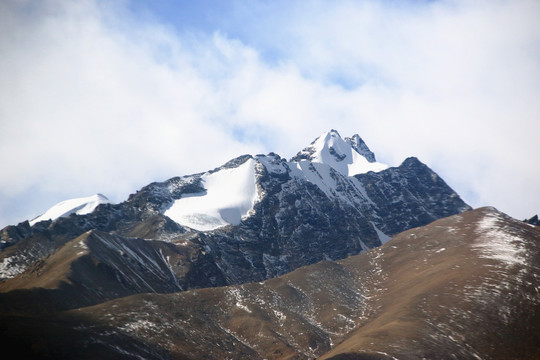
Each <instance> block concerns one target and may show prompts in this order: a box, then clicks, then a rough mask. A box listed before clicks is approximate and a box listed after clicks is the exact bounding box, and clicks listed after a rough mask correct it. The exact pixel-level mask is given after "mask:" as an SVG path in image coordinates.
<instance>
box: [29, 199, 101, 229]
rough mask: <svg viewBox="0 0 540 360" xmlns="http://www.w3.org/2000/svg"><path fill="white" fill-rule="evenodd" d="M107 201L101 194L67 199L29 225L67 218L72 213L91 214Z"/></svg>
mask: <svg viewBox="0 0 540 360" xmlns="http://www.w3.org/2000/svg"><path fill="white" fill-rule="evenodd" d="M108 202H109V199H107V197H106V196H105V195H103V194H95V195H92V196H88V197H82V198H76V199H69V200H64V201H62V202H59V203H58V204H56V205H54V206H53V207H51V208H50V209H49V210H47V211H45V213H43V214H42V215H40V216H38V217H36V218H35V219H33V220H31V221H30V225H32V226H33V225H34V224H37V223H38V222H40V221H45V220H53V221H54V220H56V219H58V218H61V217H66V216H69V215H71V214H73V213H75V214H77V215H85V214H90V213H91V212H93V211H94V210H95V209H96V207H97V206H98V205H99V204H106V203H108Z"/></svg>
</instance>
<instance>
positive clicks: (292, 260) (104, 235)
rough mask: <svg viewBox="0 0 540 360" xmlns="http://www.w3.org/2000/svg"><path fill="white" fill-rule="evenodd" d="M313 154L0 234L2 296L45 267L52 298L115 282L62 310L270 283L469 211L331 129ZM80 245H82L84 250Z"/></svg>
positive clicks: (160, 185) (431, 181)
mask: <svg viewBox="0 0 540 360" xmlns="http://www.w3.org/2000/svg"><path fill="white" fill-rule="evenodd" d="M306 149H307V150H306ZM306 149H305V150H303V151H302V152H300V153H299V154H300V155H301V156H300V155H297V156H296V157H295V158H293V159H291V160H290V161H287V160H286V159H283V158H281V157H280V156H278V155H276V154H273V153H270V154H268V155H257V156H251V155H244V156H241V157H238V158H236V159H233V160H231V161H230V162H228V163H227V164H225V165H223V166H222V167H220V168H217V169H214V170H211V171H208V172H205V173H200V174H194V175H189V176H183V177H175V178H172V179H169V180H167V181H164V182H156V183H152V184H149V185H148V186H146V187H144V188H142V189H141V190H139V191H138V192H137V193H135V194H133V195H131V196H130V197H129V198H128V199H127V200H126V201H125V202H123V203H120V204H111V203H107V204H101V205H99V206H97V207H96V208H95V210H94V211H93V212H90V213H88V214H81V215H79V214H76V213H73V212H72V213H71V215H69V216H67V217H59V218H56V219H51V220H44V221H41V222H37V223H35V224H33V226H30V224H29V223H28V222H24V223H21V224H19V225H17V226H10V227H7V228H5V229H3V230H2V232H1V233H0V241H1V243H2V244H3V245H2V246H3V247H4V250H3V251H2V252H1V253H0V276H1V277H2V278H3V279H4V282H3V283H0V289H1V290H2V291H8V290H13V289H21V288H24V289H28V288H30V287H31V284H34V283H35V281H37V280H36V278H34V277H33V275H29V274H43V273H46V272H47V269H55V270H54V271H56V272H51V274H54V273H58V274H62V278H61V279H60V280H58V282H57V283H55V284H52V285H51V284H49V285H47V286H44V285H43V286H42V285H39V286H42V288H43V289H49V290H46V291H45V290H44V291H45V292H48V293H49V292H50V293H52V292H54V293H55V295H54V296H52V299H54V298H56V297H57V296H60V295H56V294H57V293H62V292H64V295H65V296H67V297H69V298H71V295H69V296H68V294H72V293H73V294H74V293H75V292H73V291H74V290H73V289H75V288H76V289H81V288H85V287H86V288H88V289H89V288H94V287H96V286H98V287H99V286H100V285H99V283H100V282H102V281H103V282H104V284H105V283H106V284H107V285H103V286H101V290H100V292H99V295H96V294H94V295H92V294H91V291H88V292H87V293H85V294H86V295H85V296H84V297H83V298H81V299H83V300H81V299H79V300H80V301H79V302H77V301H75V300H73V301H72V302H60V303H58V304H59V306H60V305H61V306H63V307H64V308H73V307H77V306H79V305H80V304H79V303H80V302H82V303H84V304H92V303H98V302H100V301H103V300H107V299H113V298H117V297H121V296H125V295H128V294H136V293H140V292H148V291H153V292H164V293H166V292H175V291H179V290H187V289H192V288H200V287H212V286H222V285H227V284H241V283H245V282H250V281H262V280H265V279H269V278H272V277H275V276H279V275H282V274H285V273H287V272H290V271H292V270H294V269H297V268H299V267H301V266H305V265H309V264H313V263H315V262H318V261H321V260H336V259H343V258H345V257H347V256H350V255H355V254H358V253H360V252H362V251H365V250H368V249H371V248H374V247H377V246H380V245H381V244H382V243H384V242H386V241H387V240H388V239H389V238H390V237H391V236H393V235H395V234H397V233H399V232H401V231H404V230H407V229H410V228H413V227H417V226H422V225H425V224H427V223H429V222H431V221H434V220H436V219H439V218H442V217H445V216H449V215H453V214H456V213H460V212H463V211H465V210H468V209H470V207H469V206H468V205H467V204H465V203H464V202H463V201H462V200H461V199H460V197H459V196H458V195H457V194H456V193H455V192H454V191H453V190H452V189H451V188H450V187H448V185H447V184H446V183H445V182H444V181H443V180H442V179H441V178H440V177H439V176H438V175H437V174H436V173H434V172H433V171H432V170H430V169H429V168H428V167H427V166H426V165H424V164H422V163H421V162H420V161H419V160H418V159H416V158H409V159H407V160H405V161H404V162H403V163H402V164H401V165H400V166H397V167H387V166H386V165H384V164H380V163H376V162H374V160H375V159H374V156H373V158H372V159H367V158H366V157H364V156H365V155H366V154H369V152H370V151H369V148H367V145H365V143H364V142H363V141H361V139H360V138H359V137H358V136H354V137H352V138H351V139H349V140H347V141H345V140H343V139H342V138H341V137H340V135H339V134H338V133H337V132H336V131H334V130H333V131H330V132H328V133H325V134H323V135H322V136H321V137H319V138H318V139H316V140H315V141H314V142H313V143H312V144H311V145H310V146H309V147H307V148H306ZM366 149H367V150H366ZM359 150H362V151H361V153H360V152H359ZM302 154H303V155H302ZM304 155H305V156H304ZM368 157H369V156H368ZM67 213H69V211H68V212H67ZM77 244H78V245H77ZM97 244H101V245H99V251H97V250H95V249H97V248H96V246H98V245H97ZM77 246H80V247H82V248H84V249H82V250H80V251H79V252H75V250H74V247H75V248H76V247H77ZM70 249H71V250H70ZM59 252H65V253H70V254H72V255H71V257H70V258H69V259H70V260H69V263H70V264H72V266H71V267H70V268H69V269H64V270H63V271H61V272H58V267H57V266H56V265H55V264H54V261H56V260H55V259H56V257H59V255H57V254H58V253H59ZM73 254H78V255H73ZM58 261H59V262H61V261H67V260H58ZM120 264H121V265H120ZM145 264H146V265H145ZM149 269H153V270H149ZM51 271H52V270H51ZM40 276H41V275H40ZM93 276H94V277H95V278H92V277H93ZM51 277H54V276H53V275H51ZM59 284H60V285H61V286H60V285H59ZM66 284H67V285H66ZM83 293H84V292H83ZM51 301H53V300H51ZM53 302H54V301H53Z"/></svg>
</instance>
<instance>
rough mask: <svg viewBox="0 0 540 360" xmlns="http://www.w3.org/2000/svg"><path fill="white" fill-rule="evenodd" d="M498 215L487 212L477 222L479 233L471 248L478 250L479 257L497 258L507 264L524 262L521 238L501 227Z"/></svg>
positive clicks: (523, 248)
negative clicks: (487, 213)
mask: <svg viewBox="0 0 540 360" xmlns="http://www.w3.org/2000/svg"><path fill="white" fill-rule="evenodd" d="M501 220H503V219H502V218H500V215H497V214H489V215H486V216H484V218H483V219H482V220H480V221H479V222H478V224H477V232H478V233H480V234H481V235H480V236H479V237H478V240H477V241H476V242H475V243H474V244H473V249H477V250H479V251H480V253H481V255H480V257H483V258H486V259H494V260H499V261H501V262H503V263H505V264H506V265H508V266H513V265H518V264H526V257H525V255H526V252H525V251H526V250H525V244H524V241H523V239H521V238H520V237H518V236H515V235H512V234H511V233H509V232H508V231H505V230H504V228H502V227H501V225H500V224H499V221H501Z"/></svg>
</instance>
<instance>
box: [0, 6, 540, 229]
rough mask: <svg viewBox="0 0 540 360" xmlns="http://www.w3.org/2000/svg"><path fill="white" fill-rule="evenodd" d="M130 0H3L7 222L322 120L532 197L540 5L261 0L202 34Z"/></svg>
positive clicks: (518, 212)
mask: <svg viewBox="0 0 540 360" xmlns="http://www.w3.org/2000/svg"><path fill="white" fill-rule="evenodd" d="M400 4H401V5H400ZM124 5H125V3H124V2H118V3H114V4H113V5H110V4H109V5H106V4H104V3H102V2H99V3H96V2H94V1H81V2H76V3H75V2H67V1H46V2H38V3H37V4H36V3H35V2H24V1H8V2H3V3H2V4H1V5H0V31H1V32H2V34H3V35H2V37H0V49H2V56H1V57H0V71H1V74H2V82H0V117H1V122H0V134H2V142H0V159H1V163H2V176H1V177H0V199H2V200H0V226H2V225H5V224H7V223H15V222H17V221H20V220H22V219H24V218H27V217H31V216H35V215H38V214H39V211H42V210H45V209H46V208H47V207H48V206H50V205H52V204H53V203H54V201H60V200H63V199H64V198H68V197H79V196H86V195H90V194H92V193H96V192H102V193H105V194H106V195H108V196H109V197H111V198H112V200H113V201H121V200H123V198H125V197H126V196H127V195H128V194H129V193H132V192H134V191H135V190H137V189H138V188H139V187H141V186H143V185H145V184H147V183H149V182H150V181H158V180H164V179H166V178H168V177H171V176H175V175H183V174H188V173H193V172H199V171H204V170H207V169H210V168H213V167H215V166H218V165H219V164H221V163H223V162H225V161H227V160H229V159H230V158H232V157H234V156H236V155H240V154H243V153H256V152H268V151H276V152H278V153H279V154H281V155H282V156H291V155H293V154H294V153H295V152H296V151H297V150H299V149H300V148H302V147H303V146H304V145H307V144H308V143H309V142H310V141H311V140H313V138H314V137H315V136H317V135H318V134H319V133H321V132H323V131H325V130H328V129H329V128H336V129H338V130H339V131H340V133H341V134H342V135H352V134H353V133H355V132H359V133H360V135H361V136H362V137H363V138H364V139H365V140H366V142H367V143H368V144H369V145H370V146H371V147H372V148H373V150H374V151H375V152H376V153H377V155H378V158H379V159H381V160H383V161H386V162H388V163H390V164H392V165H398V164H399V163H400V162H401V161H402V160H403V159H404V158H405V157H406V156H410V155H415V156H418V157H419V158H420V159H421V160H422V161H424V162H426V163H428V164H429V165H430V166H432V167H433V168H434V169H435V170H436V171H438V172H439V173H440V174H441V175H442V176H443V178H444V179H446V180H447V181H448V182H449V183H450V185H451V186H453V187H454V188H456V190H458V192H460V193H461V194H462V195H464V197H465V200H468V201H471V202H473V204H472V205H474V206H478V205H484V204H489V205H494V206H497V207H499V209H500V210H502V211H506V212H508V213H509V214H510V215H513V216H516V217H525V216H529V214H530V215H532V214H533V213H535V212H537V211H539V209H540V203H539V202H538V201H537V200H535V197H534V196H530V194H531V193H533V194H538V193H540V181H538V180H539V179H540V174H539V170H538V167H537V166H535V165H534V164H535V159H536V157H537V155H538V153H540V147H539V145H538V142H537V141H536V137H537V134H538V133H540V125H539V124H540V122H538V121H537V119H538V117H539V113H540V110H539V107H538V101H537V99H538V98H540V85H539V84H540V81H539V80H540V48H539V46H538V45H537V44H540V25H539V24H538V21H537V19H538V18H539V15H540V4H538V2H536V1H526V0H523V1H496V2H494V1H490V2H487V1H477V2H468V1H440V2H429V3H407V4H406V5H403V3H401V2H399V3H396V2H383V1H381V2H378V1H362V2H350V1H339V2H318V1H312V2H296V3H290V2H275V3H272V4H268V3H262V2H261V3H257V2H252V3H251V4H250V7H249V11H247V10H246V8H245V7H244V8H241V7H240V6H239V5H238V7H237V8H235V9H234V11H231V12H230V14H227V15H231V16H230V17H229V16H227V17H224V18H223V19H222V22H221V23H219V26H220V28H219V29H215V30H218V31H213V30H214V29H212V30H211V31H209V30H208V29H201V32H198V33H195V32H192V31H191V32H188V31H184V30H183V29H181V28H178V27H177V28H174V27H173V26H172V25H160V24H157V23H151V22H141V21H140V20H137V16H135V14H133V13H131V12H130V11H129V10H128V8H127V7H126V6H124ZM241 10H243V11H241ZM254 14H255V15H260V16H254ZM233 15H234V16H233ZM267 54H272V58H271V59H270V58H268V57H267ZM509 174H512V175H511V176H509ZM53 199H54V201H53Z"/></svg>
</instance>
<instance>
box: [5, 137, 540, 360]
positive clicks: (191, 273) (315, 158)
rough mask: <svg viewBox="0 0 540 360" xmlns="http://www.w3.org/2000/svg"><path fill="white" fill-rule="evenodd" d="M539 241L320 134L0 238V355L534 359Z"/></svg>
mask: <svg viewBox="0 0 540 360" xmlns="http://www.w3.org/2000/svg"><path fill="white" fill-rule="evenodd" d="M390 239H391V240H390ZM539 240H540V233H539V228H538V227H536V226H534V225H531V224H526V223H524V222H519V221H517V220H514V219H512V218H510V217H508V216H506V215H504V214H502V213H500V212H498V211H497V210H496V209H493V208H481V209H476V210H472V209H471V207H470V206H469V205H467V204H466V203H465V202H464V201H463V200H462V199H461V198H460V197H459V195H458V194H456V193H455V191H453V190H452V189H451V188H450V187H449V186H448V185H447V184H446V183H445V182H444V181H443V180H442V179H441V178H440V177H439V176H438V175H437V174H436V173H435V172H433V171H432V170H431V169H429V167H428V166H426V165H425V164H423V163H422V162H420V161H419V160H418V159H416V158H414V157H410V158H407V159H405V160H404V161H403V163H402V164H401V165H399V166H396V167H389V166H387V165H385V164H382V163H379V162H377V161H376V158H375V154H374V153H373V152H372V151H371V150H370V149H369V148H368V146H367V145H366V144H365V142H364V141H363V140H362V139H361V138H360V137H359V136H358V135H354V136H352V137H350V138H342V137H341V136H340V134H339V133H338V132H337V131H335V130H331V131H328V132H326V133H324V134H322V135H321V136H320V137H318V138H317V139H315V140H314V141H313V142H312V143H311V144H310V145H308V146H307V147H306V148H304V149H303V150H301V151H299V152H298V154H297V155H296V156H294V157H292V158H291V159H289V160H286V159H283V158H281V157H280V156H279V155H277V154H275V153H270V154H267V155H243V156H240V157H238V158H236V159H233V160H231V161H229V162H227V163H226V164H224V165H223V166H221V167H219V168H216V169H213V170H210V171H206V172H203V173H199V174H193V175H187V176H181V177H175V178H172V179H169V180H166V181H163V182H155V183H152V184H149V185H147V186H145V187H143V188H142V189H140V190H139V191H137V192H136V193H134V194H132V195H130V196H129V198H128V199H127V200H126V201H124V202H121V203H118V204H113V203H110V202H109V201H108V200H107V198H106V197H105V196H104V195H101V194H97V195H94V196H90V197H85V198H79V199H71V200H67V201H64V202H61V203H59V204H57V205H55V206H53V207H52V208H51V209H49V210H48V211H46V212H44V213H43V214H42V215H40V216H38V217H37V218H35V219H31V220H29V221H25V222H22V223H20V224H18V225H12V226H8V227H6V228H4V229H2V230H1V231H0V247H1V252H0V279H1V282H0V317H1V318H2V321H1V324H2V325H0V329H1V330H0V338H1V339H2V343H3V345H2V346H3V347H4V348H6V349H13V350H15V351H18V352H20V353H21V354H23V355H24V356H28V357H32V358H77V359H91V358H101V359H107V358H110V359H113V358H114V359H118V358H149V359H150V358H151V359H202V358H208V359H243V358H246V359H264V358H268V359H310V358H317V357H321V358H332V359H392V358H397V359H419V358H456V359H461V358H482V359H484V358H485V359H496V358H530V359H533V358H537V357H539V356H540V350H539V349H540V347H539V346H538V345H536V340H537V339H538V338H539V335H540V331H539V326H538V325H537V324H539V323H540V322H539V321H538V320H539V313H538V310H539V307H538V302H539V301H538V300H539V291H540V287H539V286H538V284H539V282H538V279H539V277H540V273H539V267H538V265H539V264H538V261H539V255H538V244H539ZM478 329H482V331H478ZM518 348H519V349H518Z"/></svg>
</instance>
